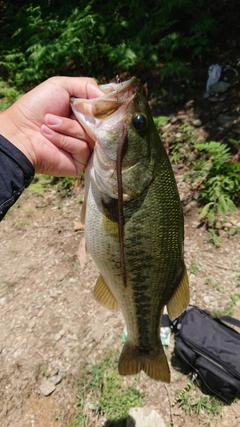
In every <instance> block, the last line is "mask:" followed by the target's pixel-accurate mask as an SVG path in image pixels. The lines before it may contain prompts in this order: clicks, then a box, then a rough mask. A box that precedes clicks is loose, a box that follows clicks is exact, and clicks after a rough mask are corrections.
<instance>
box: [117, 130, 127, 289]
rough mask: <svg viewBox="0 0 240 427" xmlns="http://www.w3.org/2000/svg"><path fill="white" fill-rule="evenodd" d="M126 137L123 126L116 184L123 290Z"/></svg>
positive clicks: (124, 274)
mask: <svg viewBox="0 0 240 427" xmlns="http://www.w3.org/2000/svg"><path fill="white" fill-rule="evenodd" d="M127 135H128V131H127V126H126V125H125V124H124V125H123V133H122V136H121V139H120V141H119V144H118V148H117V183H118V235H119V244H120V267H121V275H122V280H123V283H124V286H125V288H126V287H127V274H126V266H125V259H124V241H123V238H124V231H123V222H124V219H123V185H122V160H123V147H124V144H125V142H126V139H127Z"/></svg>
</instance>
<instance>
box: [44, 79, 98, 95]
mask: <svg viewBox="0 0 240 427" xmlns="http://www.w3.org/2000/svg"><path fill="white" fill-rule="evenodd" d="M49 80H50V81H51V82H52V83H53V84H56V85H59V84H60V85H61V86H62V87H63V88H64V89H66V91H67V92H68V93H69V96H74V97H76V98H85V99H91V98H98V97H100V96H102V95H103V92H102V91H101V90H100V88H99V86H98V84H97V82H96V81H95V80H94V79H93V78H91V77H60V76H59V77H52V78H51V79H49Z"/></svg>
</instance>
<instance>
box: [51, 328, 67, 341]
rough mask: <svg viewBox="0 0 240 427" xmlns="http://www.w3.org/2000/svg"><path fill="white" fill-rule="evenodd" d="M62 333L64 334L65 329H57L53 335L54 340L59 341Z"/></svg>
mask: <svg viewBox="0 0 240 427" xmlns="http://www.w3.org/2000/svg"><path fill="white" fill-rule="evenodd" d="M64 334H65V331H64V330H63V329H61V331H59V332H58V333H57V334H55V335H54V339H55V341H59V340H60V339H61V338H62V337H63V335H64Z"/></svg>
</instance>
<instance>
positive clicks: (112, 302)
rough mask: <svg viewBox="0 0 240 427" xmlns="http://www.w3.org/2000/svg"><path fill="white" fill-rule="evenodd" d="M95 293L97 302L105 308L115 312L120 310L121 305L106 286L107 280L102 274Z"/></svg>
mask: <svg viewBox="0 0 240 427" xmlns="http://www.w3.org/2000/svg"><path fill="white" fill-rule="evenodd" d="M93 293H94V298H95V299H96V301H97V302H98V303H99V304H101V305H103V307H106V308H108V309H109V310H113V311H116V310H119V304H118V302H117V300H116V298H115V297H114V296H113V294H112V292H111V291H110V289H109V287H108V286H107V285H106V283H105V280H104V279H103V277H102V276H101V274H100V276H99V277H98V279H97V282H96V285H95V288H94V291H93Z"/></svg>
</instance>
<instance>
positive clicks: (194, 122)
mask: <svg viewBox="0 0 240 427" xmlns="http://www.w3.org/2000/svg"><path fill="white" fill-rule="evenodd" d="M192 124H193V126H195V127H196V128H199V127H200V126H202V121H201V120H200V119H195V120H193V122H192Z"/></svg>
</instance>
